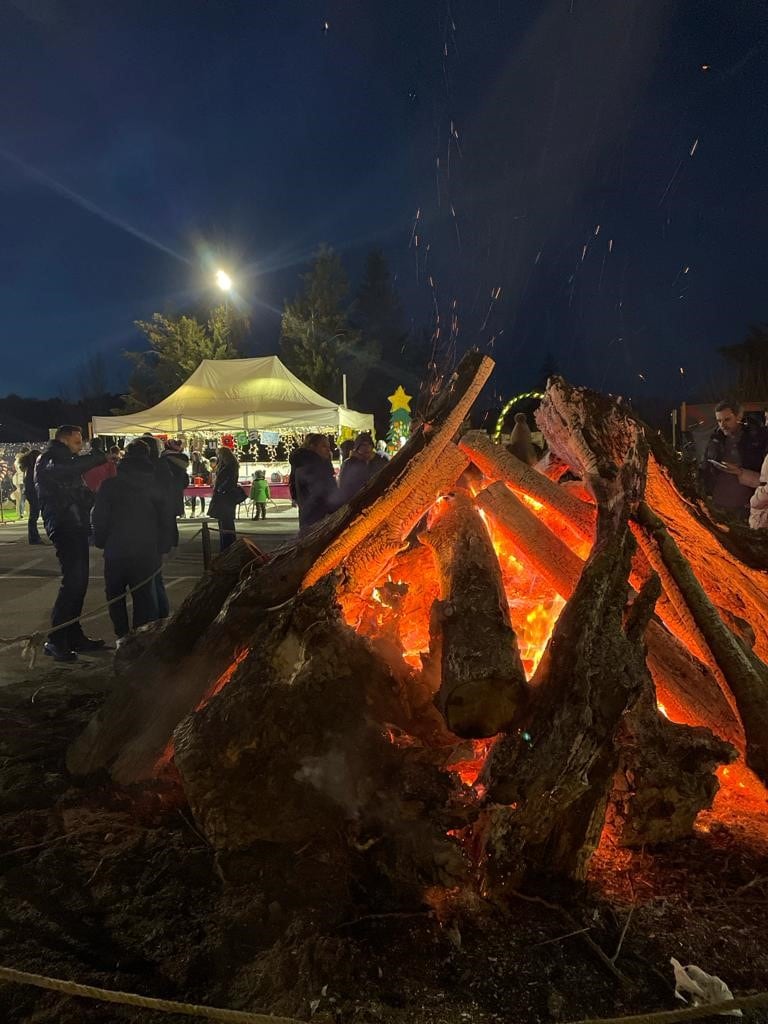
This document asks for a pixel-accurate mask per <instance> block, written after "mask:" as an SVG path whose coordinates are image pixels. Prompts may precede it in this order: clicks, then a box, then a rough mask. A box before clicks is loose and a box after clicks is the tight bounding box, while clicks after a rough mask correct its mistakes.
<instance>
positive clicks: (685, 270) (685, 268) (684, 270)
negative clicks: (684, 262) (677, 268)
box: [683, 267, 691, 274]
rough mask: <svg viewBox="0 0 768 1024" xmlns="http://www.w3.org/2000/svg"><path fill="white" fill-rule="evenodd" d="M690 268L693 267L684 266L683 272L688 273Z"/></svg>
mask: <svg viewBox="0 0 768 1024" xmlns="http://www.w3.org/2000/svg"><path fill="white" fill-rule="evenodd" d="M690 269H691V268H690V267H684V268H683V273H684V274H687V273H688V271H689V270H690Z"/></svg>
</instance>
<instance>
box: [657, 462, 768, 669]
mask: <svg viewBox="0 0 768 1024" xmlns="http://www.w3.org/2000/svg"><path fill="white" fill-rule="evenodd" d="M645 498H646V502H647V504H648V507H649V508H651V509H653V511H654V513H655V514H656V515H657V516H659V518H660V519H662V520H663V522H664V524H665V526H666V527H667V529H668V530H669V532H670V534H671V536H672V537H674V539H675V541H676V543H677V546H678V547H679V549H680V553H681V555H682V556H683V557H684V558H685V559H686V560H687V561H688V563H689V564H690V566H691V567H692V568H693V571H694V573H695V575H696V578H697V579H698V581H699V583H700V584H701V586H702V587H703V589H704V590H705V591H706V593H707V596H708V597H709V600H710V601H711V602H712V604H713V605H714V606H715V607H716V608H717V610H718V611H719V612H720V614H721V616H723V617H727V618H730V619H731V621H733V620H737V621H738V620H745V621H746V622H748V623H749V624H750V626H751V627H752V628H753V630H754V634H755V651H756V653H757V654H758V656H759V657H760V658H762V659H763V661H768V588H766V576H765V573H764V572H760V571H758V570H757V569H754V568H751V567H750V565H749V564H745V563H744V562H743V561H740V560H738V558H736V557H735V556H734V554H732V553H731V552H730V551H728V550H726V548H725V547H724V543H726V540H725V537H726V535H725V534H723V533H722V531H721V530H718V531H717V532H715V527H714V526H713V525H712V523H711V522H709V521H708V520H707V521H706V524H705V522H704V521H702V518H701V517H700V516H699V515H697V514H696V512H695V509H694V508H693V507H692V505H691V503H690V502H689V501H687V500H686V499H685V498H684V497H683V496H682V495H681V494H680V493H679V492H678V491H677V490H676V489H675V487H674V485H673V483H672V480H671V479H670V475H669V471H668V470H667V468H666V467H664V466H662V465H661V464H660V463H658V462H657V461H656V459H655V458H654V457H653V456H651V458H650V459H649V460H648V487H647V493H646V496H645ZM721 537H722V538H723V539H721Z"/></svg>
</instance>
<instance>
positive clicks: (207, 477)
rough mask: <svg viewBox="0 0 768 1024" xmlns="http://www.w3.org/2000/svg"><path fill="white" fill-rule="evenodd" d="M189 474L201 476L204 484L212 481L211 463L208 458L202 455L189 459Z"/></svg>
mask: <svg viewBox="0 0 768 1024" xmlns="http://www.w3.org/2000/svg"><path fill="white" fill-rule="evenodd" d="M189 475H190V477H193V478H194V477H196V476H199V477H200V479H201V480H202V481H203V484H208V483H210V481H211V464H210V462H209V461H208V459H206V458H204V457H203V456H202V455H201V456H200V458H198V459H194V458H193V459H190V461H189Z"/></svg>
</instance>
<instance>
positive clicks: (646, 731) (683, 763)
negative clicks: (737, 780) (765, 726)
mask: <svg viewBox="0 0 768 1024" xmlns="http://www.w3.org/2000/svg"><path fill="white" fill-rule="evenodd" d="M618 742H619V745H620V747H621V759H620V763H619V769H618V771H617V773H616V776H615V778H614V783H613V792H612V794H611V804H610V808H609V812H608V816H607V820H608V822H609V823H610V824H611V825H612V826H613V830H614V833H615V835H616V837H617V839H618V841H619V843H620V845H621V846H643V845H644V844H646V843H647V844H653V843H667V842H673V841H674V840H676V839H683V838H685V837H686V836H689V835H690V834H691V831H692V829H693V824H694V822H695V820H696V817H697V815H698V814H699V812H700V811H702V810H705V809H707V808H709V807H711V806H712V801H713V800H714V798H715V794H716V793H717V790H718V789H719V786H720V784H719V782H718V779H717V776H716V775H715V774H714V772H715V768H716V767H717V766H718V765H720V764H730V763H731V762H732V761H735V760H736V757H737V756H738V755H737V752H736V750H735V748H734V747H732V746H731V745H730V744H729V743H726V742H725V741H723V740H720V739H717V737H715V736H713V735H712V733H711V732H710V731H709V729H703V728H701V727H690V726H687V725H677V724H676V723H674V722H670V721H668V720H667V719H666V718H664V717H662V716H660V715H659V713H658V712H657V710H656V703H655V700H654V695H653V692H652V689H651V687H650V686H648V687H646V689H645V690H644V692H643V694H642V695H641V697H640V699H639V700H638V702H637V703H636V704H635V706H634V707H633V708H632V710H631V711H630V712H629V714H627V715H626V716H625V717H624V720H623V722H622V725H621V729H620V732H619V735H618Z"/></svg>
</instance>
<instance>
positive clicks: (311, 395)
mask: <svg viewBox="0 0 768 1024" xmlns="http://www.w3.org/2000/svg"><path fill="white" fill-rule="evenodd" d="M343 426H347V427H350V428H351V429H353V430H372V429H373V416H371V415H370V414H368V413H359V412H352V410H351V409H345V408H343V407H342V406H339V405H336V404H335V403H334V402H331V401H330V400H329V399H327V398H323V396H322V395H318V393H317V392H316V391H313V390H312V389H311V388H310V387H307V385H306V384H303V383H302V382H301V381H300V380H299V378H298V377H296V376H295V374H293V373H291V371H290V370H289V369H288V368H287V367H286V366H284V365H283V363H281V361H280V360H279V358H278V357H277V356H262V357H261V358H259V359H204V360H203V361H202V362H201V363H200V365H199V366H198V368H197V369H196V370H195V371H194V373H192V374H191V376H190V377H189V378H188V379H187V380H186V381H184V383H183V384H182V385H181V387H179V388H177V389H176V390H175V391H174V392H173V394H171V395H169V396H168V397H167V398H164V399H163V400H162V402H159V403H158V404H157V405H156V406H154V407H153V408H152V409H145V410H144V411H143V412H136V413H128V414H126V415H124V416H94V418H93V432H94V434H112V435H119V434H141V433H144V432H145V431H149V432H150V433H153V434H180V433H183V432H185V433H195V432H200V433H205V432H207V431H213V432H214V433H216V432H218V433H225V432H227V431H237V430H275V431H280V430H289V429H290V430H295V431H297V432H299V433H301V432H309V431H317V432H319V433H320V432H325V431H327V432H329V433H337V432H338V431H339V429H340V427H343Z"/></svg>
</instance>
